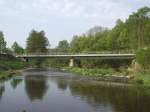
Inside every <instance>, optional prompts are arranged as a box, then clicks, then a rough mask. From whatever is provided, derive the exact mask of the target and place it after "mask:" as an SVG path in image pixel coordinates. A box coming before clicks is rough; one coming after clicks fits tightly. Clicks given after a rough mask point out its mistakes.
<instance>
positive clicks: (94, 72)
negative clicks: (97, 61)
mask: <svg viewBox="0 0 150 112" xmlns="http://www.w3.org/2000/svg"><path fill="white" fill-rule="evenodd" d="M65 69H66V70H67V71H70V72H72V73H75V74H78V75H82V76H105V75H107V76H108V75H110V76H112V75H118V76H127V75H128V73H127V71H126V70H125V69H120V70H115V69H112V68H108V69H104V68H101V69H99V68H92V69H89V68H77V67H76V68H69V67H68V68H65Z"/></svg>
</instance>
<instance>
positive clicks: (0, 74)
mask: <svg viewBox="0 0 150 112" xmlns="http://www.w3.org/2000/svg"><path fill="white" fill-rule="evenodd" d="M11 76H12V74H11V73H9V72H8V71H3V72H0V79H7V78H8V77H11Z"/></svg>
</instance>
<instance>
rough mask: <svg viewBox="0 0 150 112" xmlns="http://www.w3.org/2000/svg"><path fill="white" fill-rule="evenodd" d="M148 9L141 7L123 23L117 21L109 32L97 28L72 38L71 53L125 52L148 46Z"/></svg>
mask: <svg viewBox="0 0 150 112" xmlns="http://www.w3.org/2000/svg"><path fill="white" fill-rule="evenodd" d="M148 13H150V8H148V7H143V8H141V9H139V10H138V11H137V12H134V13H133V14H131V15H130V16H129V18H128V19H127V20H126V21H125V22H123V21H121V20H120V19H119V20H117V22H116V26H115V27H113V28H112V29H111V30H108V29H106V28H102V27H100V29H99V30H98V27H96V29H95V28H93V29H91V30H89V31H90V32H89V33H88V35H80V36H74V37H73V39H72V41H71V43H70V47H71V48H70V49H71V51H72V52H86V51H88V52H90V51H92V52H99V51H122V50H123V51H124V50H125V51H126V50H132V49H134V50H136V49H137V47H138V48H143V47H147V46H149V43H150V32H149V29H150V17H148V16H147V14H148Z"/></svg>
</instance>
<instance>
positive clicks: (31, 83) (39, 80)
mask: <svg viewBox="0 0 150 112" xmlns="http://www.w3.org/2000/svg"><path fill="white" fill-rule="evenodd" d="M47 89H48V84H47V77H46V76H44V75H41V76H34V75H28V76H26V77H25V90H26V93H27V95H28V97H29V99H30V100H31V101H34V100H42V99H43V96H44V95H45V94H46V92H47Z"/></svg>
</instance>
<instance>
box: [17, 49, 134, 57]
mask: <svg viewBox="0 0 150 112" xmlns="http://www.w3.org/2000/svg"><path fill="white" fill-rule="evenodd" d="M86 54H134V51H131V50H130V51H102V52H48V53H25V54H21V55H17V54H14V55H16V56H29V55H30V56H31V55H32V56H33V55H86Z"/></svg>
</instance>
